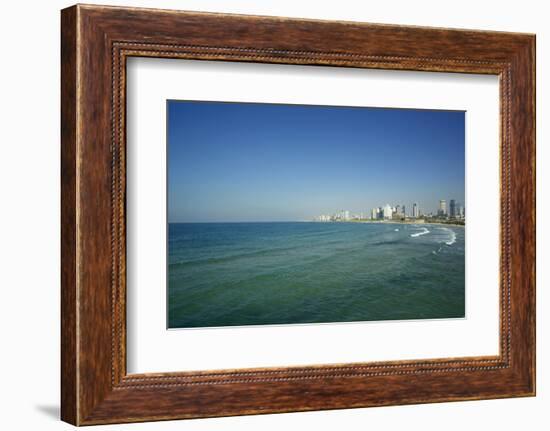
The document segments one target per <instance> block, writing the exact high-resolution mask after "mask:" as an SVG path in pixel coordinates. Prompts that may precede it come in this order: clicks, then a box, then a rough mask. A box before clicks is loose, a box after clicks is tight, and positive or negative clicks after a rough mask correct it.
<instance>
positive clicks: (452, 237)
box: [439, 227, 456, 245]
mask: <svg viewBox="0 0 550 431" xmlns="http://www.w3.org/2000/svg"><path fill="white" fill-rule="evenodd" d="M439 229H441V230H443V231H445V232H447V233H449V234H450V238H449V239H447V240H446V241H443V242H444V243H445V244H447V245H453V244H454V243H455V242H456V233H455V232H454V231H453V230H451V229H449V228H447V227H442V228H439Z"/></svg>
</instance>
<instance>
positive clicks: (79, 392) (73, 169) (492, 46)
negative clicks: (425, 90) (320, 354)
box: [61, 5, 535, 425]
mask: <svg viewBox="0 0 550 431" xmlns="http://www.w3.org/2000/svg"><path fill="white" fill-rule="evenodd" d="M61 37H62V43H61V45H62V95H61V97H62V155H61V158H62V340H63V341H62V419H63V420H65V421H67V422H69V423H72V424H76V425H88V424H99V423H112V422H137V421H145V420H162V419H176V418H191V417H208V416H222V415H239V414H257V413H273V412H287V411H305V410H318V409H336V408H351V407H366V406H378V405H390V404H411V403H423V402H440V401H449V400H469V399H481V398H502V397H510V396H528V395H534V393H535V171H534V170H535V141H534V140H535V136H534V122H535V108H534V98H535V87H534V85H535V77H534V70H535V67H534V66H535V37H534V36H533V35H525V34H512V33H498V32H480V31H466V30H448V29H432V28H421V27H402V26H388V25H375V24H361V23H350V22H330V21H312V20H296V19H285V18H273V17H251V16H240V15H220V14H204V13H189V12H177V11H163V10H147V9H132V8H117V7H102V6H80V5H79V6H74V7H71V8H69V9H65V10H63V11H62V32H61ZM130 56H147V57H166V58H185V59H198V60H204V61H209V60H218V61H243V62H261V63H283V64H300V65H312V66H315V65H330V66H335V67H358V68H378V69H398V70H424V71H444V72H462V73H484V74H495V75H498V76H499V77H500V89H501V91H500V105H501V142H500V146H501V220H500V226H501V263H500V273H501V280H500V292H501V293H500V304H501V305H500V316H501V327H500V339H501V342H500V353H499V355H498V356H496V357H483V358H480V357H467V358H441V359H430V360H422V361H400V362H380V363H359V364H331V365H326V366H304V367H292V368H266V369H246V370H216V371H212V370H205V371H201V372H181V373H155V374H140V375H127V373H126V349H125V344H126V342H125V336H126V326H125V325H126V320H125V315H126V314H125V306H126V302H125V298H126V266H125V265H126V259H125V250H126V248H125V247H126V241H125V220H126V213H125V202H126V183H125V181H126V174H125V172H126V171H125V168H126V166H125V155H126V138H125V130H126V112H125V100H126V59H127V58H128V57H130Z"/></svg>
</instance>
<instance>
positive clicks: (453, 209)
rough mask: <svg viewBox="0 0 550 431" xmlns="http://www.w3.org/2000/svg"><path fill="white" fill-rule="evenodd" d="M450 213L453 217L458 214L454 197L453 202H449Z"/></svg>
mask: <svg viewBox="0 0 550 431" xmlns="http://www.w3.org/2000/svg"><path fill="white" fill-rule="evenodd" d="M449 215H450V216H451V217H453V218H454V217H457V216H458V211H457V206H456V201H455V200H454V199H451V202H449Z"/></svg>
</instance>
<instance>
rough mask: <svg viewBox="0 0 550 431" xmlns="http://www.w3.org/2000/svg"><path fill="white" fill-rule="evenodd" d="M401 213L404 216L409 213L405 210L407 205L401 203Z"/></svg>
mask: <svg viewBox="0 0 550 431" xmlns="http://www.w3.org/2000/svg"><path fill="white" fill-rule="evenodd" d="M401 214H402V215H403V217H405V216H406V215H407V213H406V212H405V205H404V204H403V205H401Z"/></svg>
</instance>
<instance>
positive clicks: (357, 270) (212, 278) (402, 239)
mask: <svg viewBox="0 0 550 431" xmlns="http://www.w3.org/2000/svg"><path fill="white" fill-rule="evenodd" d="M168 257H169V264H168V280H169V281H168V325H169V327H170V328H188V327H208V326H232V325H266V324H290V323H320V322H327V323H328V322H351V321H372V320H393V319H432V318H454V317H464V313H465V311H464V301H465V295H464V228H463V227H455V226H441V225H429V224H418V225H411V224H389V223H387V224H382V223H307V222H304V223H204V224H203V223H178V224H173V223H171V224H170V225H169V244H168Z"/></svg>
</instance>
